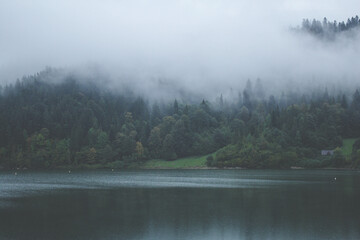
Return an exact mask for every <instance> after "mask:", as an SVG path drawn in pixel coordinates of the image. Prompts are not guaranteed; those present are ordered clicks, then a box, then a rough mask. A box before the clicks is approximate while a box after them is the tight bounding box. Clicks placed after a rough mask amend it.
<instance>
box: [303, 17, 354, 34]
mask: <svg viewBox="0 0 360 240" xmlns="http://www.w3.org/2000/svg"><path fill="white" fill-rule="evenodd" d="M359 29H360V19H359V17H358V16H355V17H351V18H348V19H347V21H346V22H344V21H342V22H337V21H333V22H331V21H328V20H327V18H326V17H325V18H324V19H323V20H322V21H320V20H316V19H313V20H311V21H310V20H309V19H304V20H303V22H302V25H301V27H299V28H298V30H300V31H302V32H306V33H309V34H311V35H313V36H315V37H318V38H321V39H327V40H334V39H335V38H336V37H337V36H338V35H340V34H346V36H353V35H352V34H354V32H353V31H359Z"/></svg>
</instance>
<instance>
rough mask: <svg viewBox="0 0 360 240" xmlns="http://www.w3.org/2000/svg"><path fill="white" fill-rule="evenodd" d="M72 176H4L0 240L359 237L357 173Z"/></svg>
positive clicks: (140, 173) (193, 173) (2, 179)
mask: <svg viewBox="0 0 360 240" xmlns="http://www.w3.org/2000/svg"><path fill="white" fill-rule="evenodd" d="M334 173H336V174H337V176H338V177H337V179H338V180H337V181H336V182H334V181H332V179H333V177H332V175H333V174H334ZM21 175H22V174H19V175H18V176H17V177H19V176H20V177H21ZM70 175H71V174H70ZM70 175H69V174H67V175H66V174H63V173H27V174H23V176H22V178H17V179H14V178H11V177H10V175H6V174H1V175H0V180H1V183H4V182H5V183H6V184H1V185H0V190H1V191H0V192H1V195H0V199H2V200H0V202H3V204H2V205H1V206H0V238H1V239H3V238H5V239H6V238H9V239H360V231H359V229H358V226H360V218H359V217H358V216H360V205H359V200H360V194H359V186H360V185H359V183H360V181H359V180H360V179H359V174H358V173H353V172H331V171H322V172H320V171H156V172H149V171H132V172H123V173H115V174H111V173H109V172H107V171H101V172H79V173H74V174H73V175H72V176H70ZM29 179H32V182H33V183H30V181H29ZM4 180H5V181H4ZM29 189H30V190H29ZM28 190H29V191H28ZM4 193H5V194H4ZM9 202H10V203H11V204H12V207H9V204H4V203H9Z"/></svg>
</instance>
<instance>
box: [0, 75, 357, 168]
mask: <svg viewBox="0 0 360 240" xmlns="http://www.w3.org/2000/svg"><path fill="white" fill-rule="evenodd" d="M53 74H55V73H51V70H49V71H45V72H42V73H39V74H37V75H35V76H30V77H26V78H24V79H23V80H22V81H19V82H18V83H17V84H16V85H15V86H6V87H5V88H4V89H3V90H2V92H1V96H0V111H1V113H2V114H1V115H0V136H1V138H0V167H1V168H56V167H60V166H73V167H78V166H116V167H121V168H123V167H130V166H137V165H139V164H142V162H144V161H147V160H149V159H154V158H156V159H159V158H161V159H164V160H171V162H174V164H175V166H177V165H176V163H177V162H176V161H177V160H176V159H177V158H181V159H183V158H186V157H189V156H199V155H205V156H207V154H209V153H212V152H215V151H217V150H219V149H220V150H219V151H217V153H216V156H215V157H214V156H213V157H211V156H209V158H208V159H206V157H205V156H204V158H201V159H202V160H201V161H202V162H201V164H203V165H202V166H205V164H207V165H208V166H215V167H244V168H288V167H290V166H303V167H331V166H332V167H344V166H347V165H350V162H349V159H350V154H351V159H352V163H353V166H358V165H359V164H358V162H359V154H358V151H359V148H360V146H359V145H360V143H359V141H356V142H355V141H354V138H355V137H359V136H360V127H359V126H360V125H359V122H360V107H359V106H360V94H359V91H358V90H355V93H354V94H351V95H350V94H347V95H346V96H345V95H344V93H343V92H339V93H338V96H331V94H329V93H328V92H327V91H326V90H325V92H321V91H320V92H319V91H314V92H312V93H311V94H310V93H309V94H305V95H303V96H301V97H300V96H296V94H294V93H293V92H289V93H282V94H281V96H273V95H271V96H270V97H269V100H266V99H265V97H264V95H265V94H266V92H264V88H263V87H262V83H261V81H260V80H258V81H257V82H256V84H255V87H252V83H251V81H250V80H249V81H248V82H247V84H246V87H245V89H244V91H242V95H241V94H239V99H236V100H234V102H231V101H232V100H230V101H229V100H228V99H226V96H223V95H220V96H219V97H217V99H218V101H217V102H216V103H215V104H214V103H211V102H209V101H206V100H205V99H204V100H202V101H191V100H190V99H181V100H179V99H176V100H174V102H172V101H171V102H158V103H157V102H155V103H151V105H150V104H149V103H148V101H147V100H146V99H143V98H141V97H137V96H136V95H134V94H133V93H128V94H127V93H125V94H120V93H113V92H107V91H105V90H103V89H101V88H99V87H98V86H95V85H92V84H90V83H88V84H86V85H85V84H82V83H79V82H77V81H75V80H74V77H73V76H66V77H65V80H64V81H62V82H60V83H57V84H54V83H50V81H48V80H49V78H50V77H51V76H53ZM239 93H240V91H239ZM335 99H338V100H336V101H335ZM185 103H186V104H185ZM349 138H352V139H349ZM342 139H345V140H344V141H342ZM353 143H354V144H353ZM342 145H344V146H343V147H342V149H341V150H340V149H339V147H341V146H342ZM352 145H353V148H352V149H351V146H352ZM322 149H336V150H335V153H334V155H333V156H332V157H331V158H324V157H322V156H320V151H321V150H322ZM186 159H187V160H186V161H185V160H183V161H185V162H189V164H190V161H195V162H196V164H198V162H197V161H198V160H196V159H197V158H195V159H193V158H186ZM344 159H345V160H344ZM346 159H347V160H348V161H346ZM180 162H181V161H180ZM161 163H163V162H162V161H161ZM169 164H170V161H169ZM171 166H173V165H171Z"/></svg>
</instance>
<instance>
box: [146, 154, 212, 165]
mask: <svg viewBox="0 0 360 240" xmlns="http://www.w3.org/2000/svg"><path fill="white" fill-rule="evenodd" d="M209 155H214V154H207V155H204V156H196V157H186V158H179V159H177V160H174V161H166V160H161V159H152V160H149V161H147V162H145V163H144V165H143V166H142V167H143V168H203V167H206V158H207V157H208V156H209Z"/></svg>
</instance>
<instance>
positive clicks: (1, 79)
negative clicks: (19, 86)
mask: <svg viewBox="0 0 360 240" xmlns="http://www.w3.org/2000/svg"><path fill="white" fill-rule="evenodd" d="M359 10H360V5H359V2H358V0H342V1H340V0H291V1H290V0H287V1H286V0H272V1H266V0H247V1H242V0H238V1H235V0H178V1H176V0H151V1H150V0H61V1H60V0H58V1H55V0H31V1H26V0H7V1H6V0H0V83H2V84H4V83H11V82H13V81H15V80H16V79H17V78H21V77H22V76H24V75H30V74H34V73H36V72H39V71H41V70H43V69H44V68H45V67H46V66H50V67H55V68H65V69H72V70H75V69H76V70H77V71H79V72H82V73H83V74H84V75H85V76H86V75H92V74H94V73H99V72H102V74H101V76H106V78H109V79H111V82H112V84H113V85H114V86H115V85H118V86H122V84H124V83H130V84H132V85H133V86H136V88H138V90H139V91H140V92H141V91H142V92H144V93H145V92H147V91H155V90H156V91H158V90H159V88H163V89H165V90H166V89H168V87H167V86H171V87H176V88H182V89H184V90H185V91H189V92H191V91H193V92H194V93H196V92H199V91H200V92H208V93H209V94H213V93H218V92H219V91H221V92H224V91H227V89H232V88H238V87H240V86H243V85H244V84H245V82H246V80H247V79H256V78H261V79H262V80H263V81H264V82H265V83H268V85H269V86H271V87H274V88H276V87H278V86H283V85H286V84H290V83H294V82H296V83H304V84H305V83H313V82H314V81H317V82H318V83H324V84H326V83H327V82H338V83H344V82H347V83H349V84H353V83H354V82H356V81H358V82H360V78H359V77H360V67H359V61H358V58H359V57H358V56H360V55H359V53H360V41H357V40H359V38H357V39H355V40H351V41H350V40H346V39H343V40H341V39H340V40H339V41H338V42H336V43H332V44H323V43H321V42H319V41H315V40H314V39H312V38H308V37H300V36H298V35H294V34H293V33H292V32H291V31H289V28H290V27H295V26H297V25H300V24H301V22H302V19H304V18H309V19H313V18H316V19H319V20H322V19H323V18H324V17H327V19H328V20H330V21H333V20H337V21H346V20H347V18H349V17H352V16H355V15H357V14H359V12H360V11H359ZM97 76H99V75H97ZM104 78H105V77H104ZM98 81H99V82H101V81H102V79H101V77H99V79H98ZM160 85H161V86H162V87H161V86H160ZM164 86H165V87H164ZM156 91H155V92H156ZM165 92H167V93H162V94H169V95H171V94H173V93H172V92H169V91H167V90H166V91H165ZM158 94H160V93H158Z"/></svg>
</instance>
